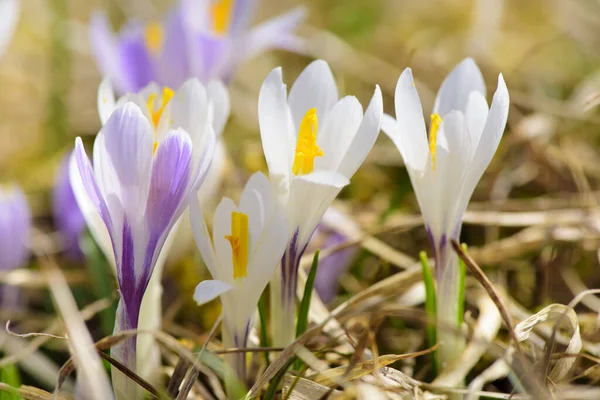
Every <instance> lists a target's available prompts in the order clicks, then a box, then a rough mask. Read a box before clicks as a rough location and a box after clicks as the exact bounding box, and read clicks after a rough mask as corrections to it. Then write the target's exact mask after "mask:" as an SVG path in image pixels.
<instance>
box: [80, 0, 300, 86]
mask: <svg viewBox="0 0 600 400" xmlns="http://www.w3.org/2000/svg"><path fill="white" fill-rule="evenodd" d="M255 3H256V0H218V1H207V0H180V1H179V2H178V4H177V5H176V6H175V8H174V9H173V10H172V11H171V12H170V13H169V14H168V15H167V17H166V18H165V20H164V21H162V22H161V21H152V22H148V23H141V22H139V21H133V20H131V21H128V22H127V23H126V25H125V26H124V28H123V29H122V30H121V31H120V32H119V33H118V35H115V34H113V32H112V29H111V27H110V24H109V22H108V20H107V17H106V15H104V14H96V15H94V16H93V17H92V20H91V22H90V35H91V42H92V48H93V52H94V55H95V57H96V61H97V63H98V66H99V68H100V70H101V72H102V74H103V75H105V76H108V77H109V78H110V79H111V81H112V82H113V83H114V84H115V86H116V88H117V90H119V91H120V92H121V93H125V92H137V91H139V90H140V89H142V88H143V87H144V86H146V85H147V84H148V83H150V82H152V81H154V82H156V83H158V84H159V85H160V86H169V87H179V86H181V84H183V82H184V81H185V80H187V79H188V78H191V77H196V78H198V79H200V81H202V82H208V81H209V80H211V79H218V80H223V81H228V80H230V79H231V77H232V75H233V73H234V71H235V68H236V67H237V66H238V65H239V64H240V63H242V62H244V61H245V60H247V59H249V58H251V57H254V56H255V55H257V54H259V53H261V52H264V51H266V50H269V49H274V48H279V49H286V50H291V51H297V50H300V49H301V48H302V41H301V39H300V38H298V37H297V36H296V35H295V34H294V33H293V31H294V30H295V28H296V27H297V26H298V24H299V23H300V22H301V21H302V20H303V19H304V10H303V8H297V9H294V10H292V11H291V12H288V13H286V14H283V15H281V16H278V17H275V18H273V19H270V20H268V21H266V22H264V23H262V24H260V25H258V26H256V27H254V28H251V27H250V23H251V21H252V19H253V16H254V15H253V14H254V10H255V9H256V4H255Z"/></svg>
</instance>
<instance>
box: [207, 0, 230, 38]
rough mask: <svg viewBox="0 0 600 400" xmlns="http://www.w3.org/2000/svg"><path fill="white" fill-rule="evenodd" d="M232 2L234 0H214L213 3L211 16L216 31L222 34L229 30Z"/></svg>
mask: <svg viewBox="0 0 600 400" xmlns="http://www.w3.org/2000/svg"><path fill="white" fill-rule="evenodd" d="M234 4H235V0H216V1H215V2H214V3H213V6H212V16H213V25H214V29H215V32H216V33H218V34H221V35H223V34H225V33H227V31H229V25H230V24H231V15H232V11H233V5H234Z"/></svg>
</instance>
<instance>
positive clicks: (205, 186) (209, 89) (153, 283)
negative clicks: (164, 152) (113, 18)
mask: <svg viewBox="0 0 600 400" xmlns="http://www.w3.org/2000/svg"><path fill="white" fill-rule="evenodd" d="M128 101H131V102H134V103H135V104H137V105H138V107H139V108H140V110H141V111H142V113H143V114H144V116H145V117H146V118H147V119H148V121H149V122H150V125H151V126H152V127H153V129H154V135H155V137H163V136H164V135H165V134H166V133H167V132H168V131H169V130H170V129H178V128H183V129H184V130H186V131H187V132H188V133H190V135H191V136H192V137H196V138H199V139H198V140H200V139H201V138H202V137H203V135H206V134H207V132H208V125H210V126H212V131H213V132H214V133H216V135H217V136H218V137H220V134H221V132H222V130H223V126H224V125H225V122H226V120H227V118H228V116H229V94H228V92H227V88H226V87H225V86H224V85H223V84H222V83H220V82H217V81H211V82H209V83H208V85H207V86H206V88H205V87H204V86H203V85H202V84H201V83H199V82H198V80H197V79H190V80H188V81H186V82H185V83H184V84H183V85H182V87H181V88H180V89H179V90H177V92H173V91H172V90H171V89H170V88H168V87H164V88H162V89H161V88H159V87H158V85H157V84H155V83H151V84H149V85H148V86H147V87H145V88H144V89H142V90H141V91H140V92H138V93H127V94H125V95H123V96H122V97H120V98H116V96H115V93H114V90H113V87H112V84H111V82H110V80H109V79H105V80H104V81H103V82H102V83H101V84H100V87H99V89H98V113H99V115H100V120H101V122H102V124H103V125H104V124H105V123H106V122H107V121H108V120H109V118H110V116H111V114H112V113H113V111H114V110H115V109H116V108H117V107H119V106H121V105H123V104H125V103H126V102H128ZM224 158H225V150H224V147H223V145H222V141H220V140H219V141H218V142H217V145H216V149H215V152H214V157H213V162H212V164H211V166H210V168H209V170H208V173H207V175H206V179H205V180H204V182H203V183H202V185H201V187H200V189H199V190H198V197H199V198H200V200H201V203H202V204H205V203H206V202H208V199H212V198H213V197H215V196H214V195H215V193H216V191H217V189H218V184H215V181H217V182H219V181H220V177H221V175H222V172H223V168H222V166H223V161H224ZM79 192H83V190H80V191H79ZM76 194H77V191H76ZM78 202H79V204H80V206H81V208H82V210H83V214H84V217H85V219H86V222H87V224H88V227H89V228H90V232H91V233H92V235H93V236H94V238H95V239H96V242H97V243H98V244H99V246H100V247H101V248H102V250H103V252H104V254H105V255H106V257H107V258H108V259H109V260H110V261H111V263H112V265H113V267H116V263H115V259H114V257H113V247H112V244H111V239H110V236H109V234H108V230H107V229H106V226H105V225H104V222H103V221H102V218H101V217H100V215H99V214H98V212H97V211H96V209H95V207H94V205H93V204H92V203H91V202H90V201H89V199H88V197H87V196H78ZM187 224H188V221H187V218H186V220H185V221H183V223H182V224H178V225H179V226H180V227H179V229H178V228H177V227H176V229H174V231H177V230H179V231H181V230H182V228H185V227H186V226H187ZM188 231H189V229H188ZM175 236H176V235H175V232H173V233H172V234H171V235H169V237H168V238H167V241H166V242H165V244H164V245H163V249H162V251H161V255H160V257H159V258H158V261H157V262H156V265H155V268H154V271H155V272H154V273H153V274H152V278H151V279H150V283H149V284H148V288H147V289H146V295H145V296H144V299H143V301H142V307H141V311H140V313H141V316H140V320H139V328H140V329H148V330H156V329H160V323H161V320H162V304H161V299H162V285H161V277H162V270H163V265H164V263H165V259H166V258H167V254H168V253H169V249H171V247H172V245H173V243H174V242H177V241H178V242H182V241H185V238H184V239H181V237H180V236H177V238H175ZM189 239H190V240H189V241H190V242H191V241H193V240H192V238H191V233H189ZM186 243H189V242H186ZM115 272H116V270H115ZM137 342H138V350H139V354H140V357H142V358H141V359H139V360H138V364H139V368H138V373H139V375H140V376H142V377H143V378H144V379H146V380H147V381H150V382H152V381H153V380H154V379H155V378H156V374H157V372H158V370H159V368H158V367H159V363H160V349H159V347H158V345H157V343H156V341H155V340H154V338H153V337H152V336H150V335H140V337H139V338H138V339H137Z"/></svg>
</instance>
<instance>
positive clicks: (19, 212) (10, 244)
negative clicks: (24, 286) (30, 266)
mask: <svg viewBox="0 0 600 400" xmlns="http://www.w3.org/2000/svg"><path fill="white" fill-rule="evenodd" d="M30 225H31V213H30V211H29V206H28V205H27V200H26V198H25V195H24V194H23V192H22V191H21V189H20V188H19V187H17V186H9V187H0V271H10V270H12V269H15V268H19V267H22V266H23V265H25V263H26V262H27V258H28V257H29V248H28V243H29V230H30ZM17 289H18V288H16V287H14V286H4V287H0V304H2V306H3V307H5V308H14V306H16V305H17V303H18V302H19V301H18V296H19V293H18V290H17Z"/></svg>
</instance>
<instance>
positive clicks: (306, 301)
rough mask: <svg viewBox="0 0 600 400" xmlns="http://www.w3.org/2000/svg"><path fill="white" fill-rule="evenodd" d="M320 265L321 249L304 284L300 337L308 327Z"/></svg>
mask: <svg viewBox="0 0 600 400" xmlns="http://www.w3.org/2000/svg"><path fill="white" fill-rule="evenodd" d="M318 266H319V250H317V251H316V252H315V256H314V258H313V262H312V265H311V266H310V271H309V272H308V277H307V278H306V286H304V294H303V295H302V302H301V303H300V311H298V322H297V325H296V337H300V336H301V335H302V334H303V333H304V332H305V331H306V328H307V327H308V310H309V309H310V299H311V298H312V291H313V287H314V285H315V277H316V276H317V268H318ZM301 366H302V362H301V361H300V360H298V362H296V363H295V364H294V367H295V369H300V367H301Z"/></svg>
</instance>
